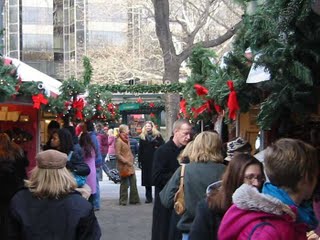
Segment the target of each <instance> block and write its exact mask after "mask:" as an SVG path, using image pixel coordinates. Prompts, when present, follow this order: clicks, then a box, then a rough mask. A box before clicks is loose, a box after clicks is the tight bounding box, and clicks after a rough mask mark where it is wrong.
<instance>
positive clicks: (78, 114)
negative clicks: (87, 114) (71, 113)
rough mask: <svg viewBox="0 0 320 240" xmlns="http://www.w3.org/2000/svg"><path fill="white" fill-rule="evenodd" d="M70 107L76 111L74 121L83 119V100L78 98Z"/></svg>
mask: <svg viewBox="0 0 320 240" xmlns="http://www.w3.org/2000/svg"><path fill="white" fill-rule="evenodd" d="M72 107H73V108H74V109H75V110H76V115H75V117H76V119H80V120H82V119H83V115H82V110H83V107H84V101H83V98H79V99H78V100H75V101H73V103H72Z"/></svg>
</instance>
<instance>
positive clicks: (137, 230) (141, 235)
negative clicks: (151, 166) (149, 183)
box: [96, 170, 152, 240]
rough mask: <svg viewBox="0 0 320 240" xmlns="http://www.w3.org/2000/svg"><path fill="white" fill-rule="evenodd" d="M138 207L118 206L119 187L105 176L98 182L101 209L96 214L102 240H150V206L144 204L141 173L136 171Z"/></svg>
mask: <svg viewBox="0 0 320 240" xmlns="http://www.w3.org/2000/svg"><path fill="white" fill-rule="evenodd" d="M136 175H137V186H138V191H139V195H140V200H141V204H140V205H127V206H119V204H118V196H119V186H120V184H114V183H113V182H112V181H109V180H108V177H107V176H106V175H104V176H103V179H104V180H103V181H102V182H100V191H101V200H102V201H101V209H100V211H97V212H96V216H97V218H98V220H99V224H100V227H101V232H102V238H101V239H102V240H109V239H112V240H150V239H151V223H152V204H145V203H144V201H145V197H144V187H141V186H140V185H141V181H140V179H141V171H140V170H136Z"/></svg>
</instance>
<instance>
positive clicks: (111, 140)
mask: <svg viewBox="0 0 320 240" xmlns="http://www.w3.org/2000/svg"><path fill="white" fill-rule="evenodd" d="M115 144H116V138H115V136H108V145H109V147H108V154H109V155H115V154H116V149H115Z"/></svg>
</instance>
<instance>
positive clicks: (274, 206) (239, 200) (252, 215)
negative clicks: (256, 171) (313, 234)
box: [218, 184, 306, 240]
mask: <svg viewBox="0 0 320 240" xmlns="http://www.w3.org/2000/svg"><path fill="white" fill-rule="evenodd" d="M232 200H233V203H234V204H233V205H232V206H231V207H230V208H229V209H228V211H227V212H226V214H225V215H224V217H223V219H222V221H221V224H220V227H219V231H218V239H219V240H234V239H248V236H249V235H250V233H251V232H252V229H254V228H255V226H256V225H257V224H259V223H261V222H262V221H264V219H268V220H267V221H268V222H269V223H270V224H271V225H272V226H273V227H275V229H276V231H273V230H274V228H273V227H271V229H272V231H273V232H272V234H274V233H275V232H276V233H277V234H280V235H281V236H278V238H276V239H306V238H305V233H306V225H305V224H299V226H298V225H297V226H296V225H294V224H295V219H296V212H297V209H296V208H294V207H293V208H292V209H291V208H290V207H289V206H288V205H286V204H284V203H282V202H281V201H279V200H278V199H276V198H274V197H272V196H270V195H266V194H262V193H259V191H258V190H257V189H256V188H255V187H252V186H250V185H247V184H243V185H242V186H240V187H239V188H238V189H237V190H236V191H235V192H234V194H233V196H232ZM293 226H294V227H293ZM269 229H270V228H269ZM292 229H294V230H293V231H292ZM264 231H267V232H265V234H267V236H269V235H268V234H269V233H270V232H268V230H264ZM269 231H270V230H269ZM289 233H290V234H289ZM286 234H287V235H288V234H289V235H288V236H286ZM296 234H298V235H299V237H296ZM300 235H301V236H303V237H300ZM270 236H274V235H270ZM252 239H254V238H252ZM259 239H260V238H259ZM261 239H266V238H264V237H262V238H261ZM268 239H272V238H268Z"/></svg>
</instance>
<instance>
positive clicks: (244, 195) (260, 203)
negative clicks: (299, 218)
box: [232, 184, 296, 221]
mask: <svg viewBox="0 0 320 240" xmlns="http://www.w3.org/2000/svg"><path fill="white" fill-rule="evenodd" d="M232 201H233V203H234V204H235V205H236V206H237V207H238V208H240V209H243V210H251V211H258V212H265V213H270V214H274V215H278V216H281V215H284V214H288V215H289V216H290V217H291V218H292V220H293V221H295V219H296V214H295V213H294V212H293V210H292V209H291V208H290V207H289V206H288V205H286V204H284V203H283V202H281V201H280V200H278V199H277V198H274V197H272V196H270V195H267V194H262V193H260V192H259V191H258V190H257V189H256V188H255V187H252V186H250V185H248V184H242V185H241V186H240V187H239V188H238V189H237V190H236V191H235V192H234V194H233V195H232Z"/></svg>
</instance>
